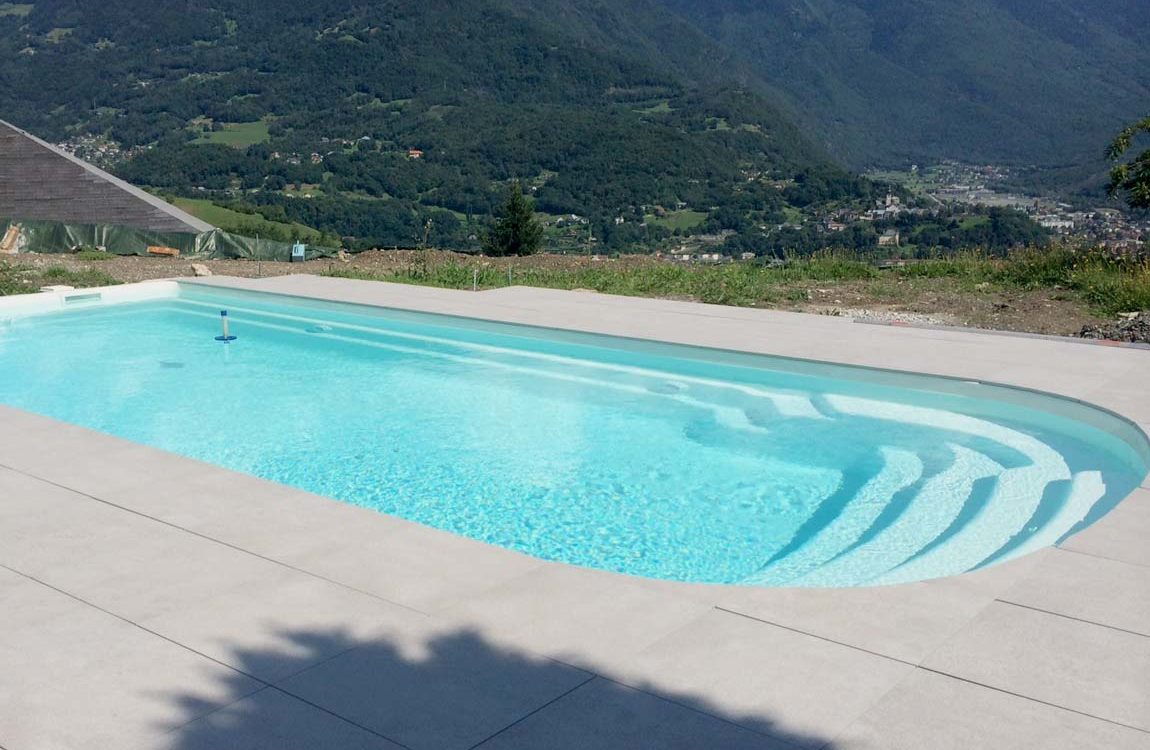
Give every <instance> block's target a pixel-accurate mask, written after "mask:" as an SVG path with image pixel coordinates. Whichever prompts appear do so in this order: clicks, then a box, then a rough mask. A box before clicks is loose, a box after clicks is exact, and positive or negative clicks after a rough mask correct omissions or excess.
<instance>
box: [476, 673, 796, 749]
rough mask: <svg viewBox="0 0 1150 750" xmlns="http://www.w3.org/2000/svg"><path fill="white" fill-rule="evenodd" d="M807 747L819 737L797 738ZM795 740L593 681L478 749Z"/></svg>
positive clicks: (762, 744) (750, 744) (765, 744)
mask: <svg viewBox="0 0 1150 750" xmlns="http://www.w3.org/2000/svg"><path fill="white" fill-rule="evenodd" d="M798 739H800V740H801V741H804V743H805V744H806V745H808V746H810V745H817V744H818V741H817V738H798ZM794 747H796V745H795V744H791V743H789V742H784V741H782V740H780V739H777V738H772V737H767V736H764V735H762V734H759V733H757V732H752V731H750V730H748V729H744V728H742V727H739V726H736V725H734V724H731V723H729V722H726V721H724V720H722V719H719V718H716V717H713V716H710V715H708V714H704V713H701V712H699V711H695V710H693V709H690V708H686V707H684V706H681V705H678V704H675V703H671V702H669V701H665V700H663V699H661V698H657V697H655V696H653V695H650V694H649V693H644V692H641V691H639V690H633V689H631V688H629V687H625V686H623V685H619V684H618V683H614V682H610V681H608V680H604V679H602V678H599V679H595V680H592V681H591V682H589V683H587V684H586V685H583V686H582V687H580V688H579V689H577V690H575V691H574V692H572V693H570V694H568V695H565V696H563V697H562V698H560V699H559V700H557V701H555V702H554V703H552V704H551V705H549V706H547V707H546V708H544V709H543V710H541V711H539V712H537V713H534V714H532V715H531V716H529V717H527V718H526V719H524V720H523V721H521V722H519V723H518V724H515V725H514V726H512V727H510V728H509V729H507V730H505V731H503V732H501V733H499V734H498V735H496V736H495V737H493V738H491V739H490V740H488V741H487V742H484V743H483V744H482V745H480V746H479V748H478V749H477V750H539V749H540V748H547V750H590V749H591V748H594V749H595V750H702V749H703V748H716V749H718V748H722V750H791V749H792V748H794Z"/></svg>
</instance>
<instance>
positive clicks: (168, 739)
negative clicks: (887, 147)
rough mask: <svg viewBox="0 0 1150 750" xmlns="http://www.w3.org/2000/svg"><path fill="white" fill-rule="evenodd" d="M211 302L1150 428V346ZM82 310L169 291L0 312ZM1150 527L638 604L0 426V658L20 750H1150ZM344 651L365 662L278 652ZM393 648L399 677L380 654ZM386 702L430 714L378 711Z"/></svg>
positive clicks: (39, 421)
mask: <svg viewBox="0 0 1150 750" xmlns="http://www.w3.org/2000/svg"><path fill="white" fill-rule="evenodd" d="M194 283H209V284H211V285H218V286H223V287H229V288H244V289H252V290H258V291H268V292H276V293H283V294H289V295H296V296H300V297H308V298H313V299H324V300H334V301H344V302H354V303H359V304H368V305H377V306H383V307H394V308H397V309H405V310H416V311H422V312H431V313H443V314H450V315H461V316H465V317H474V318H481V319H485V320H496V321H501V322H508V323H526V324H531V325H540V326H545V327H554V328H561V329H568V330H580V331H586V332H592V333H601V334H608V335H621V336H629V337H634V338H641V339H651V340H657V341H668V342H672V343H681V344H690V345H695V346H706V347H713V348H720V349H729V350H735V351H748V352H753V353H762V354H774V355H779V356H785V357H795V358H801V359H812V360H819V361H833V362H837V363H841V364H848V365H859V366H864V367H875V368H882V369H894V370H904V371H909V372H920V373H924V374H932V375H942V376H947V377H957V378H961V379H971V380H980V381H985V382H995V383H1002V384H1005V385H1009V386H1014V387H1018V388H1024V389H1030V390H1037V391H1042V392H1049V393H1054V394H1057V395H1060V396H1064V397H1067V398H1071V399H1076V400H1080V401H1083V402H1086V403H1089V404H1095V405H1097V406H1099V407H1101V408H1104V409H1107V410H1109V411H1112V412H1114V413H1116V414H1118V415H1120V416H1122V417H1124V418H1125V419H1127V420H1128V421H1129V422H1131V423H1132V424H1136V425H1138V426H1139V427H1140V429H1141V430H1142V431H1143V432H1146V431H1147V428H1148V426H1150V400H1148V399H1147V398H1146V395H1145V388H1146V384H1147V383H1148V382H1150V352H1147V351H1144V350H1140V349H1130V348H1118V347H1107V346H1086V345H1083V344H1080V343H1076V342H1070V341H1059V340H1054V339H1045V338H1019V337H1011V336H999V335H993V334H986V333H973V332H959V331H953V330H922V329H909V328H889V327H881V326H870V325H857V324H852V323H850V322H849V321H846V320H842V319H837V318H824V317H816V316H807V315H795V314H788V313H776V312H766V311H761V310H747V309H735V308H722V307H714V306H707V305H697V304H692V303H682V302H668V301H658V300H645V299H628V298H619V297H609V296H605V295H597V294H589V293H573V292H560V291H547V290H536V289H526V288H509V289H504V290H496V291H490V292H481V293H474V292H457V291H447V290H438V289H426V288H418V287H406V286H397V285H391V284H381V283H375V282H357V281H350V280H342V279H329V278H315V277H306V276H289V277H280V278H275V279H261V280H239V279H226V278H216V279H211V280H201V281H197V282H194ZM93 293H99V294H101V295H102V299H103V301H106V302H112V301H119V300H129V299H143V298H149V297H155V296H171V295H174V294H175V293H176V285H175V284H174V283H172V282H154V283H146V284H140V285H130V286H123V287H112V288H109V289H102V290H79V291H77V292H74V293H67V294H60V293H53V294H41V295H29V296H27V297H23V298H9V299H4V300H0V318H2V317H4V316H5V314H6V313H9V312H10V313H11V314H16V315H19V314H27V313H29V312H33V311H47V310H52V309H60V308H61V307H64V306H68V307H71V306H73V305H82V304H85V300H84V299H75V297H76V296H77V295H84V294H93ZM70 297H72V299H69V298H70ZM1148 533H1150V486H1148V485H1144V486H1143V488H1142V489H1139V490H1137V491H1135V493H1134V494H1133V495H1132V496H1131V497H1130V498H1128V499H1127V500H1126V501H1125V502H1123V503H1122V504H1121V505H1120V506H1119V507H1118V508H1117V509H1116V510H1115V511H1114V512H1113V513H1111V514H1110V515H1109V516H1107V517H1106V518H1104V519H1102V520H1101V521H1100V522H1099V523H1098V524H1096V525H1095V526H1093V527H1091V528H1089V529H1087V530H1086V531H1085V532H1083V533H1081V534H1078V535H1076V536H1074V537H1071V538H1070V539H1068V540H1066V541H1064V542H1063V544H1062V545H1061V546H1060V547H1059V548H1056V549H1048V550H1044V551H1042V552H1039V553H1037V554H1035V555H1032V556H1030V557H1027V558H1024V559H1022V560H1017V561H1014V562H1011V563H1007V564H1005V565H1003V566H1000V567H998V568H993V569H989V570H984V571H979V572H976V573H974V574H969V575H964V576H958V577H954V578H949V579H943V580H939V581H931V582H927V583H917V584H910V585H901V586H892V587H884V588H876V589H854V590H821V591H817V590H796V589H774V590H772V589H759V590H756V589H746V588H735V587H722V586H690V585H681V584H668V583H659V582H651V581H640V580H636V579H631V578H626V577H622V576H616V575H611V574H605V573H598V572H595V571H588V570H582V569H574V568H570V567H567V566H563V565H557V564H551V563H543V562H540V561H537V560H532V559H530V558H525V557H523V556H521V555H517V554H515V553H510V552H507V551H505V550H499V549H495V548H491V547H488V546H487V545H483V544H481V543H478V542H473V541H471V540H467V539H462V538H458V537H453V536H452V535H449V534H445V533H443V532H437V531H435V530H432V529H427V528H425V527H420V526H415V525H413V524H408V523H405V522H402V521H398V520H397V519H392V518H388V517H385V516H381V515H379V514H376V513H373V512H371V511H366V510H363V509H359V508H354V507H350V506H346V505H343V504H340V503H337V502H334V501H329V500H326V499H323V498H318V497H315V496H311V495H307V494H306V493H302V492H298V491H295V490H291V489H289V488H286V487H281V486H279V485H273V484H269V483H266V482H261V481H259V480H256V479H252V478H250V477H246V476H243V475H238V474H233V473H231V472H228V471H225V470H222V469H218V468H216V467H212V466H206V465H203V464H198V463H196V462H193V461H189V460H186V459H182V458H178V457H175V456H171V455H169V454H164V453H162V452H160V451H156V450H152V449H150V448H145V447H142V446H136V445H132V444H130V443H125V442H124V441H120V440H117V439H115V438H111V437H107V436H103V435H99V434H96V433H92V432H89V431H87V430H83V429H81V428H77V427H74V426H71V425H66V424H62V423H58V422H54V421H53V420H49V419H46V418H43V417H39V416H35V415H31V414H27V413H24V412H19V411H17V410H13V409H10V408H7V407H0V606H4V607H5V611H8V612H18V613H19V614H18V615H17V616H16V617H15V618H9V619H8V621H7V622H6V623H5V624H4V625H3V638H2V639H0V664H3V665H5V667H4V668H2V669H0V705H3V706H5V707H6V710H0V746H2V747H4V748H7V750H18V749H19V748H26V747H42V746H57V747H69V746H82V745H83V743H87V744H88V746H108V747H112V746H114V747H121V748H135V747H139V748H143V747H149V748H152V747H180V748H186V747H191V746H195V745H194V743H193V742H191V741H190V740H192V739H194V738H196V737H200V738H202V737H204V736H214V737H215V738H216V739H223V738H227V739H229V740H231V741H241V740H242V741H243V742H247V743H248V744H254V743H255V741H256V739H257V738H258V739H259V740H261V741H264V742H269V743H271V744H273V745H274V744H276V743H277V742H282V743H284V746H291V745H290V744H286V743H289V742H290V740H291V738H300V737H305V736H308V735H307V733H308V732H310V733H311V735H310V736H311V737H313V738H316V737H318V738H328V739H329V741H335V738H337V737H338V738H340V739H339V741H340V742H341V743H344V744H347V745H348V746H352V745H354V746H363V747H380V748H384V747H394V746H395V745H394V744H389V742H394V743H402V744H403V745H406V746H408V747H419V748H457V747H458V748H464V747H471V746H474V745H476V744H480V743H484V747H485V748H529V747H538V746H540V743H547V744H549V745H551V746H554V747H572V748H575V747H590V746H598V747H620V748H622V747H643V746H650V747H658V746H661V745H665V744H667V743H668V742H671V741H673V740H674V741H688V742H689V743H693V745H696V746H700V747H703V746H724V747H819V746H823V745H827V744H828V743H833V746H834V747H835V748H864V747H866V748H871V747H874V748H878V747H890V746H905V747H1003V746H1020V745H1028V746H1036V747H1075V748H1077V747H1107V748H1115V747H1129V748H1136V747H1137V748H1145V747H1147V746H1150V684H1148V683H1147V681H1146V679H1145V676H1146V675H1147V674H1150V598H1148V597H1147V593H1146V592H1148V591H1150V552H1148V551H1147V550H1148V548H1150V545H1146V543H1145V539H1146V535H1147V534H1148ZM334 630H342V631H343V632H346V633H348V634H349V637H350V638H351V640H350V641H347V642H346V648H347V650H345V651H340V652H338V653H333V652H327V651H323V650H322V649H310V650H309V649H307V648H305V649H303V650H302V651H300V646H299V643H296V644H295V645H294V646H293V645H292V644H291V642H290V639H289V640H288V642H285V636H284V633H285V631H295V632H300V633H304V632H306V633H319V632H332V631H334ZM78 633H82V634H83V636H82V637H78V636H77V634H78ZM464 633H466V634H468V636H467V638H468V639H470V640H466V641H465V642H466V643H468V644H470V645H468V646H466V647H465V648H463V649H462V650H460V647H458V646H457V647H456V648H455V649H454V650H444V649H443V648H440V647H439V646H438V645H437V644H441V643H442V639H443V638H444V637H445V634H464ZM384 644H387V645H389V646H390V647H395V648H400V650H401V651H402V653H403V654H404V656H403V657H402V660H401V661H402V664H403V665H405V666H403V667H402V668H399V667H397V666H396V665H395V664H389V665H387V668H381V667H379V664H378V662H373V661H372V660H373V659H378V655H379V653H380V651H379V649H380V648H381V647H382V646H383V645H384ZM253 651H254V652H259V653H264V654H279V655H280V656H279V658H278V659H263V660H258V659H257V660H254V661H253V660H252V659H251V654H252V653H253ZM289 653H290V654H293V656H292V657H290V658H289V657H288V656H286V654H289ZM495 653H498V654H499V655H500V658H499V660H498V661H491V658H492V657H491V654H495ZM285 659H286V660H287V661H289V662H290V663H291V669H288V670H286V672H285V667H284V666H283V664H284V661H285ZM49 660H55V662H53V663H61V664H68V665H71V666H70V667H68V671H67V673H66V675H64V678H63V679H62V673H60V672H59V670H53V669H47V668H45V665H46V664H48V663H49ZM61 660H62V661H61ZM373 663H375V664H376V665H377V668H374V669H370V668H369V669H366V671H365V669H364V668H361V667H362V666H363V665H370V664H373ZM425 663H426V664H428V665H429V666H434V668H429V669H427V670H421V669H419V668H418V665H420V664H425ZM511 664H515V665H517V666H516V667H515V669H512V668H511V666H510V665H511ZM528 664H529V665H533V666H531V667H530V668H527V667H526V666H524V665H528ZM508 670H511V671H508ZM516 670H518V671H516ZM396 680H402V682H400V683H396V682H395V681H396ZM385 694H387V695H409V696H413V697H412V701H414V702H403V701H400V702H398V703H396V702H389V701H365V700H364V698H363V696H365V695H366V696H370V695H385ZM173 695H181V696H184V695H195V696H196V698H197V701H196V702H194V703H187V702H186V701H185V702H178V703H176V702H173V699H172V696H173ZM169 729H171V730H173V731H170V732H169V731H168V730H169ZM212 732H215V734H214V735H213V734H212ZM221 732H222V734H221ZM205 733H207V734H205ZM277 733H278V734H277ZM349 733H350V734H354V735H355V738H354V740H355V741H354V742H353V741H351V740H348V739H347V737H349V736H350V734H349ZM273 736H275V737H277V739H276V740H273V739H272V737H273ZM356 742H358V743H359V744H355V743H356Z"/></svg>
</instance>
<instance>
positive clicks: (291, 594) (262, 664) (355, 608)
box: [139, 569, 428, 682]
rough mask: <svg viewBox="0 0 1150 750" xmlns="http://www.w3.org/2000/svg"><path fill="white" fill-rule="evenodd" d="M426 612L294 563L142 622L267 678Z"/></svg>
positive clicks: (417, 621)
mask: <svg viewBox="0 0 1150 750" xmlns="http://www.w3.org/2000/svg"><path fill="white" fill-rule="evenodd" d="M427 623H428V618H427V616H426V615H423V614H420V613H417V612H415V611H413V610H409V609H406V608H403V607H400V606H398V605H395V604H390V603H387V602H383V601H381V600H379V599H376V598H375V597H372V596H368V595H367V594H361V593H359V592H356V591H352V590H350V589H347V588H344V587H342V586H339V585H337V584H334V583H330V582H328V581H324V580H321V579H317V578H314V577H312V576H308V575H306V574H303V573H299V572H296V571H292V570H287V569H279V570H269V571H268V572H267V574H266V575H265V576H263V577H261V578H260V579H259V580H256V581H254V582H252V584H251V585H249V586H244V587H233V588H229V589H227V590H225V591H223V593H221V594H219V595H218V596H214V597H210V598H207V599H203V600H200V601H198V602H196V603H194V604H189V605H188V606H187V607H184V608H182V609H180V610H177V611H170V612H166V613H164V614H162V615H159V616H156V617H146V618H143V619H141V620H140V621H139V624H140V625H141V626H143V627H146V628H148V629H149V630H152V631H155V632H156V633H159V634H161V635H163V636H164V637H166V638H171V639H173V640H175V641H177V642H179V643H183V644H186V645H188V646H189V647H191V648H194V649H195V650H196V651H199V652H200V653H203V654H205V655H207V656H210V657H212V658H213V659H217V660H218V661H220V662H223V663H224V664H228V665H230V666H232V667H235V668H236V669H238V670H240V671H242V672H244V673H245V674H250V675H252V676H254V677H257V678H259V679H261V680H265V681H269V682H270V681H275V680H278V679H282V678H284V677H288V676H291V675H293V674H296V673H298V672H301V671H303V670H305V669H307V668H309V667H311V666H313V665H315V664H319V663H322V662H323V661H326V660H327V659H329V658H332V657H334V656H337V655H339V654H341V653H343V652H345V651H347V650H349V649H352V648H355V647H356V646H359V645H362V644H364V643H370V642H372V640H373V639H375V638H379V637H383V636H385V635H386V634H388V633H390V632H392V631H394V630H401V631H409V630H412V629H418V628H420V627H424V626H426V625H427Z"/></svg>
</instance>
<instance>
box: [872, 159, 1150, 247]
mask: <svg viewBox="0 0 1150 750" xmlns="http://www.w3.org/2000/svg"><path fill="white" fill-rule="evenodd" d="M867 176H868V177H871V178H872V179H876V180H883V181H888V182H894V183H897V184H900V185H902V186H903V187H905V188H906V189H908V190H910V191H911V192H912V193H914V194H916V195H919V196H923V197H925V198H927V199H928V200H931V201H935V202H937V203H938V204H939V205H943V204H955V203H958V204H965V205H971V206H974V205H979V206H1000V207H1004V208H1014V209H1016V210H1019V211H1022V212H1023V213H1025V214H1026V215H1028V216H1029V217H1031V218H1032V219H1034V221H1035V222H1037V223H1038V224H1039V225H1040V226H1042V227H1044V228H1046V229H1048V230H1050V231H1051V232H1053V233H1055V234H1057V235H1059V236H1063V237H1067V238H1072V239H1078V240H1081V241H1083V242H1086V243H1089V244H1092V245H1096V246H1100V247H1105V248H1107V249H1110V250H1115V251H1129V250H1134V249H1137V248H1138V247H1139V246H1140V245H1141V243H1143V242H1146V241H1150V217H1143V218H1136V217H1134V216H1132V215H1130V214H1129V213H1128V212H1127V211H1125V210H1122V208H1120V206H1119V204H1117V203H1115V204H1112V205H1106V206H1101V205H1100V206H1095V207H1091V208H1083V207H1082V206H1081V205H1078V206H1075V205H1072V204H1070V203H1064V202H1061V201H1058V200H1055V199H1051V198H1048V197H1040V196H1035V195H1025V194H1022V193H1020V192H1017V191H1015V190H1011V189H1010V188H1009V185H1010V184H1011V183H1012V182H1014V178H1015V177H1016V175H1015V173H1014V171H1013V170H1011V169H1010V168H1008V167H1002V166H996V165H972V164H961V163H959V162H952V161H951V162H943V163H940V164H937V165H934V166H930V167H918V166H912V167H911V168H910V169H909V170H907V171H906V172H889V171H873V172H871V173H869V174H868V175H867Z"/></svg>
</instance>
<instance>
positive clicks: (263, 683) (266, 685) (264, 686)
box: [0, 563, 411, 750]
mask: <svg viewBox="0 0 1150 750" xmlns="http://www.w3.org/2000/svg"><path fill="white" fill-rule="evenodd" d="M0 569H4V570H7V571H9V572H11V573H14V574H15V575H18V576H20V577H21V578H24V579H26V580H29V581H32V582H33V583H36V584H37V585H40V586H43V587H45V588H48V589H51V590H52V591H55V592H56V593H58V594H60V595H62V596H66V597H68V598H69V599H72V600H73V601H76V602H79V603H80V604H83V605H84V606H86V607H91V608H92V609H94V610H96V611H98V612H102V613H103V614H105V615H108V616H109V617H114V618H115V619H117V620H119V621H120V622H123V623H125V624H127V625H130V626H132V627H134V628H136V629H138V630H141V631H143V632H144V633H147V634H148V635H150V636H152V637H154V638H159V639H160V640H162V641H166V642H168V643H170V644H172V645H173V646H176V647H177V648H181V649H183V650H185V651H188V652H189V653H192V654H195V655H196V656H199V657H201V658H203V659H207V660H208V661H210V662H213V663H215V664H219V665H220V666H221V667H224V668H225V669H229V670H231V671H233V672H235V673H236V674H240V675H243V676H244V677H247V678H248V679H250V680H252V681H253V682H256V683H258V684H259V687H257V688H256V689H255V690H252V691H251V692H249V693H244V694H243V695H239V696H236V697H235V700H232V701H229V702H227V703H224V704H221V705H219V706H217V707H216V708H214V709H212V710H211V711H208V712H207V713H204V714H201V715H200V716H196V717H193V718H191V719H189V720H188V721H186V722H184V723H183V724H180V725H179V726H176V727H173V728H171V729H169V730H168V732H167V733H168V734H171V733H173V732H177V731H179V730H180V729H182V728H183V727H185V726H187V725H189V724H192V723H194V722H196V721H199V720H200V719H203V718H205V717H208V716H211V715H212V714H214V713H216V712H218V711H222V710H223V709H225V708H228V707H229V706H234V705H235V704H237V703H240V702H241V701H245V700H247V699H249V698H251V697H252V696H254V695H256V694H257V693H262V692H263V691H264V690H268V689H272V690H276V691H278V692H281V693H283V694H284V695H287V696H290V697H291V698H294V699H296V700H298V701H300V702H301V703H306V704H307V705H309V706H311V707H312V708H315V709H318V710H320V711H323V712H324V713H326V714H330V715H331V716H333V717H335V718H337V719H340V720H341V721H345V722H347V723H348V724H351V725H353V726H355V727H358V728H360V729H362V730H364V731H365V732H368V733H370V734H372V735H375V736H376V737H379V738H380V739H384V740H387V741H388V742H391V743H394V744H397V745H400V746H401V747H404V748H407V745H404V744H403V743H401V742H397V741H396V740H393V739H391V738H390V737H386V736H384V735H382V734H380V733H379V732H376V731H374V730H372V729H370V728H369V727H365V726H363V725H361V724H358V723H356V722H354V721H352V720H351V719H348V718H347V717H344V716H341V715H339V714H337V713H335V712H334V711H331V710H329V709H327V708H324V707H323V706H320V705H318V704H315V703H312V702H311V701H309V700H307V699H306V698H302V697H300V696H298V695H295V694H294V693H290V692H288V691H287V690H285V689H283V688H282V687H280V686H279V685H277V684H276V683H274V682H268V681H267V680H265V679H263V678H262V677H257V676H256V675H254V674H251V673H249V672H245V671H244V670H242V669H240V668H239V667H236V666H233V665H231V664H228V663H226V662H222V661H220V660H219V659H217V658H215V657H214V656H209V655H208V654H205V653H203V652H202V651H198V650H197V649H194V648H192V647H191V646H189V645H187V644H186V643H181V642H179V641H177V640H175V639H173V638H170V637H168V636H166V635H164V634H163V633H159V632H157V631H155V630H152V629H150V628H147V627H145V626H143V625H141V624H140V623H138V622H135V621H134V620H131V619H129V618H127V617H125V616H123V615H120V614H117V613H115V612H113V611H112V610H110V609H105V608H104V607H101V606H100V605H98V604H95V603H94V602H90V601H88V600H87V599H85V598H83V597H81V596H77V595H76V594H73V593H71V592H70V591H65V590H64V589H62V588H60V587H58V586H54V585H52V584H51V583H48V582H47V581H43V580H41V579H39V578H37V577H36V576H33V575H29V574H28V573H25V572H23V571H20V570H16V569H15V568H13V567H10V566H8V565H5V564H4V563H0ZM356 648H358V646H352V647H351V648H347V649H344V650H343V651H340V652H339V653H337V654H333V655H331V656H328V657H326V658H324V659H322V660H320V661H318V662H316V663H315V664H312V665H310V666H308V667H306V668H305V669H302V670H300V671H299V672H295V673H293V674H291V675H288V676H286V677H282V678H280V679H281V680H286V679H290V678H291V677H294V676H295V675H296V674H300V673H301V672H305V671H307V670H309V669H312V668H314V667H318V666H320V665H321V664H324V663H326V662H329V661H331V660H332V659H336V658H339V657H340V656H343V655H344V654H346V653H347V652H349V651H354V650H355V649H356ZM0 750H3V748H2V747H0ZM407 750H411V748H407Z"/></svg>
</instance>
